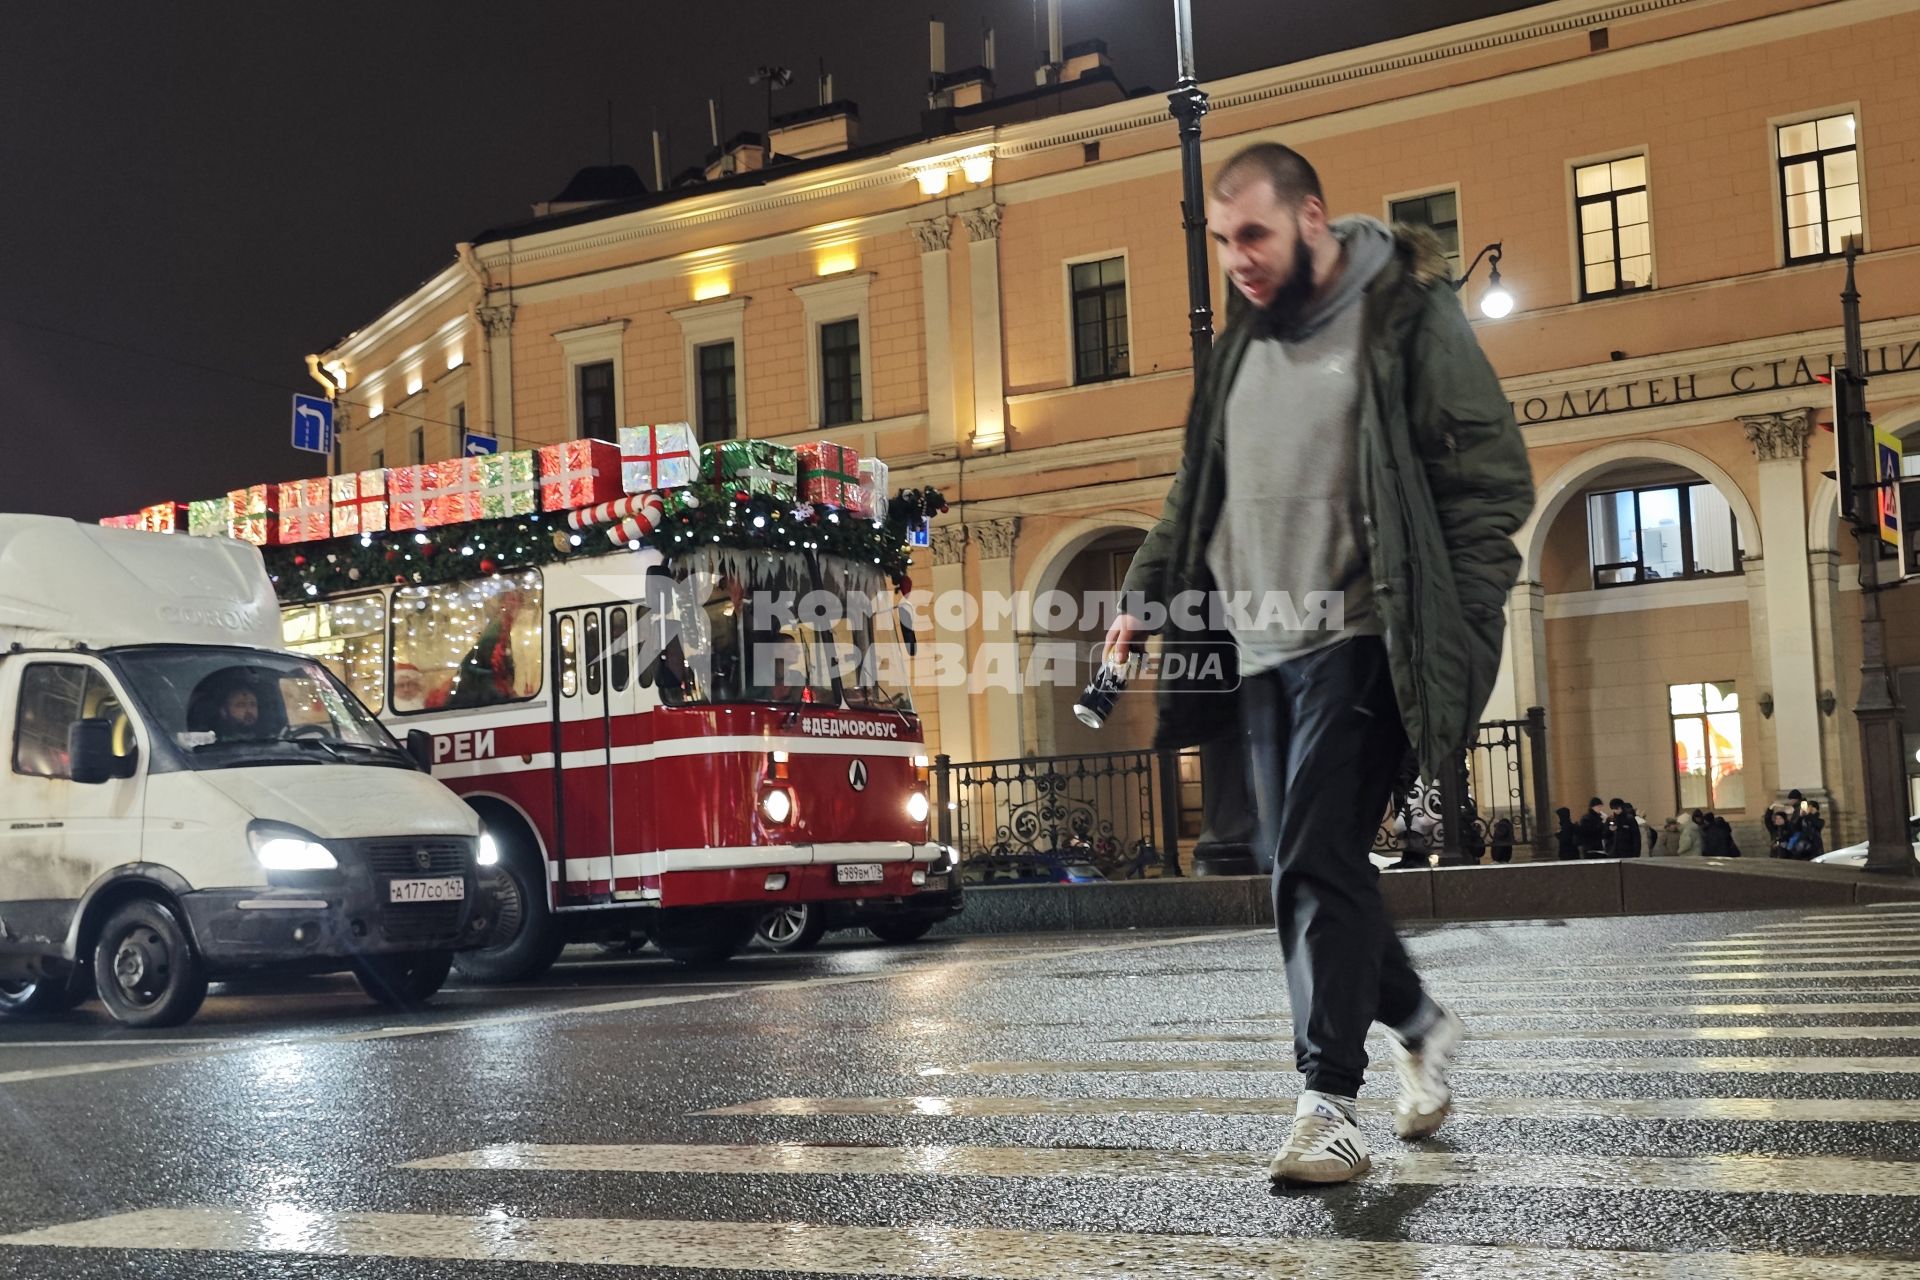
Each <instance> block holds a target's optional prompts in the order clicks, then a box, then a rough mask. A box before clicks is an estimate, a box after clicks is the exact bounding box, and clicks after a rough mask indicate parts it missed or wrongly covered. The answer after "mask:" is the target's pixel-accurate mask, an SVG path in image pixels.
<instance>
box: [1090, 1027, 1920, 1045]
mask: <svg viewBox="0 0 1920 1280" xmlns="http://www.w3.org/2000/svg"><path fill="white" fill-rule="evenodd" d="M1374 1039H1375V1040H1379V1041H1385V1039H1386V1035H1385V1033H1384V1032H1382V1033H1379V1034H1376V1035H1375V1036H1374ZM1292 1040H1293V1037H1292V1036H1291V1035H1281V1034H1278V1033H1273V1034H1265V1033H1258V1032H1226V1033H1215V1034H1194V1033H1183V1032H1174V1031H1168V1032H1157V1033H1155V1034H1152V1035H1141V1036H1120V1037H1117V1038H1115V1039H1111V1040H1107V1041H1105V1042H1104V1043H1106V1044H1261V1043H1267V1042H1281V1041H1285V1042H1287V1043H1291V1042H1292ZM1515 1040H1544V1041H1579V1040H1920V1027H1913V1026H1899V1027H1774V1026H1759V1027H1755V1026H1749V1027H1590V1028H1584V1029H1572V1028H1564V1027H1521V1028H1512V1027H1500V1028H1492V1029H1481V1030H1476V1031H1474V1032H1473V1037H1472V1040H1471V1041H1470V1042H1469V1047H1471V1046H1472V1044H1475V1043H1480V1044H1484V1043H1487V1042H1490V1041H1491V1042H1509V1041H1515Z"/></svg>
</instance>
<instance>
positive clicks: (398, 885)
mask: <svg viewBox="0 0 1920 1280" xmlns="http://www.w3.org/2000/svg"><path fill="white" fill-rule="evenodd" d="M466 896H467V882H466V880H464V879H463V878H461V877H460V876H447V877H443V878H436V879H433V880H395V881H392V882H391V883H390V884H389V885H388V887H387V901H388V902H458V901H460V900H461V899H462V898H464V897H466Z"/></svg>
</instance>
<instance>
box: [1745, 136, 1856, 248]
mask: <svg viewBox="0 0 1920 1280" xmlns="http://www.w3.org/2000/svg"><path fill="white" fill-rule="evenodd" d="M1834 116H1852V117H1853V166H1854V185H1855V186H1856V187H1858V188H1859V190H1860V251H1861V252H1862V253H1865V252H1867V248H1868V243H1869V242H1868V240H1867V166H1866V156H1865V153H1866V143H1865V141H1864V139H1863V137H1862V135H1863V134H1864V133H1865V132H1866V125H1865V122H1864V121H1863V120H1862V119H1861V116H1860V104H1859V103H1858V102H1853V103H1845V104H1839V105H1835V106H1828V107H1822V108H1819V109H1817V110H1813V111H1796V112H1794V113H1793V114H1791V115H1784V116H1776V117H1774V118H1772V119H1770V120H1768V121H1767V154H1768V159H1769V160H1771V161H1772V164H1773V196H1774V199H1773V242H1774V245H1775V246H1776V247H1777V249H1778V252H1779V254H1780V262H1779V265H1780V266H1782V267H1801V266H1808V265H1810V264H1813V263H1820V262H1830V261H1832V260H1833V259H1835V258H1840V257H1844V256H1845V254H1846V246H1845V244H1844V243H1843V244H1842V245H1841V246H1840V247H1838V248H1829V249H1828V250H1827V251H1826V252H1825V253H1822V254H1818V255H1810V256H1807V257H1799V258H1796V257H1794V256H1793V252H1792V243H1791V240H1790V236H1791V231H1790V229H1789V228H1788V225H1787V159H1786V157H1784V156H1782V155H1781V154H1780V131H1781V130H1782V129H1789V128H1792V127H1793V126H1794V125H1797V124H1812V123H1814V122H1815V121H1819V120H1827V119H1831V118H1833V117H1834ZM1816 141H1817V139H1816ZM1843 150H1845V148H1834V149H1833V150H1831V151H1823V150H1815V151H1812V152H1807V153H1804V154H1802V155H1800V156H1796V157H1795V158H1794V163H1796V164H1800V163H1804V162H1805V161H1806V159H1807V158H1808V156H1812V157H1816V158H1819V159H1820V160H1821V161H1822V163H1821V165H1820V179H1821V185H1820V211H1821V214H1822V217H1821V221H1820V235H1821V238H1822V239H1823V240H1824V239H1825V238H1826V226H1827V219H1826V217H1825V214H1826V208H1827V188H1826V172H1827V170H1826V164H1825V162H1824V161H1825V157H1826V156H1829V155H1838V154H1839V153H1840V152H1841V151H1843Z"/></svg>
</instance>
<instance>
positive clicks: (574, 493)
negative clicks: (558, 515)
mask: <svg viewBox="0 0 1920 1280" xmlns="http://www.w3.org/2000/svg"><path fill="white" fill-rule="evenodd" d="M538 453H539V459H540V509H541V510H542V511H572V510H573V509H574V508H575V507H597V506H599V505H600V504H601V503H603V502H612V501H613V500H614V499H615V498H624V497H625V496H626V491H625V490H624V489H622V488H621V487H620V446H618V445H616V444H609V443H608V442H607V441H605V440H568V441H565V442H564V443H561V444H550V445H547V446H545V447H544V448H542V449H540V450H539V451H538Z"/></svg>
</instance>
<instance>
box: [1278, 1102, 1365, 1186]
mask: <svg viewBox="0 0 1920 1280" xmlns="http://www.w3.org/2000/svg"><path fill="white" fill-rule="evenodd" d="M1372 1167H1373V1160H1372V1158H1371V1157H1370V1156H1368V1154H1367V1139H1366V1135H1365V1134H1363V1133H1361V1132H1360V1129H1359V1127H1358V1126H1357V1125H1355V1124H1354V1123H1353V1121H1351V1120H1349V1119H1347V1117H1346V1113H1345V1112H1343V1111H1341V1110H1340V1108H1339V1107H1336V1106H1335V1105H1334V1104H1333V1103H1331V1102H1328V1101H1326V1100H1325V1099H1324V1098H1322V1097H1321V1096H1320V1095H1319V1094H1317V1093H1313V1092H1307V1093H1303V1094H1301V1095H1300V1102H1299V1104H1298V1106H1296V1107H1295V1109H1294V1116H1293V1132H1292V1133H1290V1134H1288V1135H1287V1145H1286V1146H1284V1147H1282V1148H1280V1150H1279V1152H1278V1153H1277V1154H1276V1155H1275V1156H1274V1157H1273V1163H1272V1164H1270V1165H1268V1166H1267V1176H1268V1177H1269V1178H1271V1179H1272V1180H1273V1181H1275V1182H1310V1183H1315V1184H1324V1183H1330V1182H1346V1181H1349V1180H1351V1179H1353V1178H1357V1177H1359V1176H1360V1175H1361V1174H1363V1173H1365V1172H1366V1171H1367V1170H1369V1169H1371V1168H1372Z"/></svg>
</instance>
